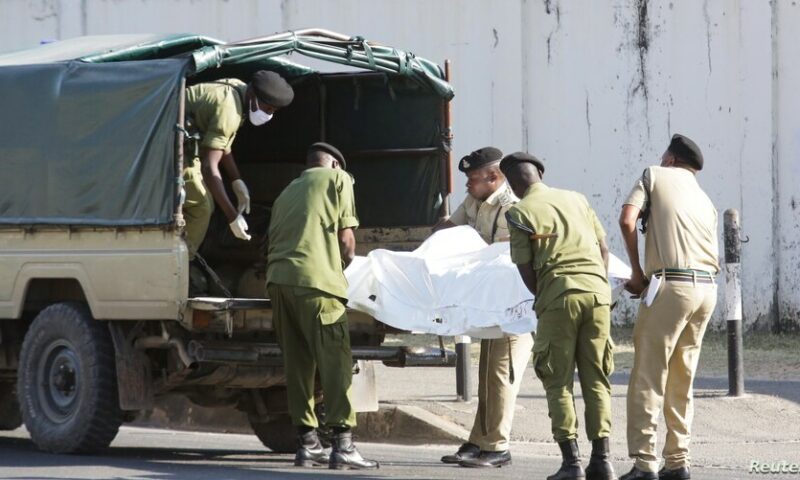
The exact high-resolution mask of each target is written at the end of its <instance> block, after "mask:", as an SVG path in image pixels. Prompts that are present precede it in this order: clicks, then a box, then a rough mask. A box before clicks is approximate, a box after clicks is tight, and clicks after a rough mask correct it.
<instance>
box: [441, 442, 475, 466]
mask: <svg viewBox="0 0 800 480" xmlns="http://www.w3.org/2000/svg"><path fill="white" fill-rule="evenodd" d="M480 454H481V447H479V446H477V445H475V444H474V443H465V444H464V445H461V446H460V447H459V448H458V451H457V452H456V453H454V454H452V455H445V456H444V457H442V462H444V463H458V462H460V461H462V460H469V459H471V458H476V457H477V456H478V455H480Z"/></svg>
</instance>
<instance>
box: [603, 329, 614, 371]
mask: <svg viewBox="0 0 800 480" xmlns="http://www.w3.org/2000/svg"><path fill="white" fill-rule="evenodd" d="M613 372H614V341H613V340H611V338H609V339H608V340H606V348H605V352H603V373H604V374H605V376H609V375H611V374H612V373H613Z"/></svg>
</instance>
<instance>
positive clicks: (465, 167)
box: [458, 147, 503, 173]
mask: <svg viewBox="0 0 800 480" xmlns="http://www.w3.org/2000/svg"><path fill="white" fill-rule="evenodd" d="M501 158H503V152H501V151H500V150H498V149H496V148H494V147H483V148H481V149H479V150H475V151H474V152H472V153H470V154H469V155H466V156H464V157H463V158H462V159H461V161H460V162H458V169H459V170H461V171H462V172H465V173H466V172H470V171H472V170H475V169H477V168H481V167H485V166H486V165H489V164H491V163H495V162H499V161H500V159H501Z"/></svg>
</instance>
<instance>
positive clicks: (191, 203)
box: [183, 158, 214, 260]
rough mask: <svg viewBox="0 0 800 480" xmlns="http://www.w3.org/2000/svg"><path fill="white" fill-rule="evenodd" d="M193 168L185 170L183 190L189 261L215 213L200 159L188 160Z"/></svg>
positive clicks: (198, 246)
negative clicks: (204, 180) (184, 194)
mask: <svg viewBox="0 0 800 480" xmlns="http://www.w3.org/2000/svg"><path fill="white" fill-rule="evenodd" d="M188 161H189V162H191V166H187V167H185V168H184V169H183V189H184V190H185V191H186V199H185V200H184V202H183V218H184V220H186V228H185V232H186V237H185V240H186V246H187V247H188V249H189V259H190V260H191V259H193V258H194V256H195V254H196V253H197V250H198V249H199V248H200V244H202V243H203V239H204V238H205V236H206V232H207V231H208V222H209V221H210V220H211V214H212V213H213V212H214V199H213V198H212V197H211V192H209V191H208V188H206V184H205V182H203V172H202V170H201V169H200V159H199V158H195V159H194V160H188Z"/></svg>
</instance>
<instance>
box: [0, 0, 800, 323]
mask: <svg viewBox="0 0 800 480" xmlns="http://www.w3.org/2000/svg"><path fill="white" fill-rule="evenodd" d="M310 26H322V27H325V28H329V29H331V30H336V31H341V32H344V33H349V34H354V35H355V34H358V35H363V36H365V37H366V38H368V39H374V40H378V41H381V42H385V43H388V44H390V45H396V46H398V47H399V48H403V49H406V50H411V51H413V52H417V53H419V54H420V55H423V56H425V57H427V58H430V59H433V60H437V61H442V60H444V59H445V58H449V59H451V60H452V61H453V83H454V85H455V88H456V99H455V101H454V104H453V114H454V127H455V134H456V139H455V156H456V158H459V157H460V156H461V155H463V154H465V153H468V152H469V151H470V150H471V149H474V148H478V147H481V146H485V145H489V144H493V145H496V146H498V147H500V148H502V149H503V150H504V151H508V152H511V151H514V150H518V149H527V150H529V151H530V152H531V153H534V154H535V155H537V156H539V157H541V158H543V159H544V160H545V161H546V163H547V165H548V174H547V181H548V182H549V183H551V184H553V185H557V186H563V187H566V188H573V189H576V190H580V191H582V192H584V193H586V194H587V196H588V197H589V198H590V199H591V201H592V202H593V203H594V205H595V208H596V209H597V211H598V213H599V215H600V217H601V219H602V220H603V221H604V223H605V225H606V227H607V230H608V231H609V234H610V244H611V247H612V249H613V250H614V251H615V252H618V253H619V254H621V253H623V249H622V242H621V239H620V236H619V234H618V233H617V227H616V218H617V215H618V211H619V208H620V206H621V202H622V200H623V199H624V197H625V196H626V194H627V193H628V191H629V189H630V188H631V186H632V184H633V182H634V181H635V179H636V178H637V177H638V176H639V175H640V174H641V171H642V170H643V168H644V167H645V166H647V165H650V164H653V163H656V162H657V161H658V158H659V156H660V154H661V153H662V151H663V150H664V147H665V146H666V144H667V142H668V140H669V137H670V135H671V134H672V133H674V132H681V133H684V134H687V135H689V136H691V137H692V138H694V139H695V140H696V141H697V142H698V143H699V144H700V145H701V148H703V150H704V154H705V157H706V165H707V167H706V169H705V170H703V172H702V173H701V175H700V177H699V180H700V183H701V184H702V185H703V187H704V188H705V189H706V190H707V192H708V193H709V195H710V196H711V198H712V200H713V201H714V203H715V204H716V205H717V207H718V208H719V210H720V230H721V228H722V225H721V223H722V212H723V211H724V210H725V209H726V208H738V209H740V210H741V212H742V218H743V228H744V233H745V234H746V235H748V236H749V238H750V242H749V243H747V244H745V245H744V248H743V270H744V273H743V283H744V302H745V306H744V314H745V322H746V323H747V324H748V325H750V326H756V327H760V328H773V327H775V326H777V325H783V326H785V327H793V328H798V327H800V294H798V293H796V292H800V275H798V273H797V270H798V268H797V267H798V266H800V243H798V240H797V238H798V236H799V234H800V218H799V217H798V211H797V210H796V206H797V203H798V202H800V187H798V179H800V108H797V107H800V105H798V103H800V96H799V95H798V94H797V93H796V89H797V87H796V86H797V85H800V64H798V63H797V62H796V59H797V58H799V57H798V54H800V42H797V41H796V33H794V32H796V31H797V29H798V27H800V6H798V5H797V1H795V0H773V1H772V2H770V1H767V0H703V1H694V0H673V1H672V2H669V1H659V2H656V1H654V0H649V1H648V0H604V1H598V0H569V1H567V0H462V1H456V0H405V1H399V0H396V1H392V0H337V1H332V0H284V1H267V0H262V1H257V0H228V1H223V0H160V1H156V0H28V1H26V0H0V45H2V48H9V49H11V48H22V47H28V46H32V45H35V44H37V43H38V42H39V40H41V39H50V38H68V37H71V36H75V35H81V34H104V33H131V32H180V31H190V32H196V33H202V34H207V35H210V36H214V37H218V38H222V39H228V40H234V39H241V38H247V37H252V36H257V35H263V34H267V33H271V32H275V31H282V30H287V29H298V28H305V27H310ZM463 195H464V187H463V179H462V178H456V194H455V197H454V201H458V200H460V199H461V198H463ZM720 241H721V240H720ZM720 293H722V292H720ZM634 308H635V305H634V304H633V303H632V302H629V303H627V304H625V305H623V307H622V309H621V310H620V311H619V313H618V315H617V317H618V320H625V319H626V318H629V317H630V315H632V313H633V311H634ZM723 314H724V312H721V309H718V314H717V317H716V321H717V322H719V321H720V320H721V319H722V317H723V316H724V315H723Z"/></svg>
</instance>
